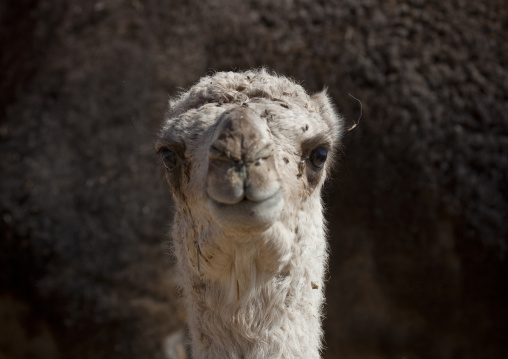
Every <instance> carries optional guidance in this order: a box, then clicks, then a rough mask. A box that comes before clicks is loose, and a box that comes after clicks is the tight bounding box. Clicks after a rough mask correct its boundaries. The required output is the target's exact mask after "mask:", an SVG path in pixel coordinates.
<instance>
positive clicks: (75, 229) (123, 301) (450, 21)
mask: <svg viewBox="0 0 508 359" xmlns="http://www.w3.org/2000/svg"><path fill="white" fill-rule="evenodd" d="M0 19H1V21H0V24H1V25H0V46H1V48H2V50H3V51H2V52H0V65H1V68H2V71H1V73H0V76H1V80H0V106H1V108H0V111H1V112H0V172H1V174H2V175H1V178H0V214H1V219H0V233H1V234H0V235H1V237H0V307H1V308H0V315H2V316H3V317H2V318H4V319H6V321H5V323H10V324H9V327H10V328H12V329H10V330H9V329H7V330H5V329H4V327H2V330H1V331H0V356H2V355H3V356H5V357H9V358H25V357H29V356H30V357H33V356H32V355H35V357H37V358H56V357H73V358H78V359H79V358H98V359H100V358H106V357H107V358H124V357H129V358H143V357H150V358H163V357H164V356H165V357H170V354H168V353H175V352H176V351H175V350H176V349H174V348H178V353H180V354H178V355H180V356H181V343H177V342H178V341H179V342H181V341H184V340H185V339H184V336H183V335H181V334H178V335H177V336H176V337H178V338H179V339H178V340H177V341H175V340H173V339H172V338H176V337H175V333H181V329H182V328H183V323H184V314H182V309H181V307H180V306H179V303H178V293H176V292H175V290H174V289H173V287H172V282H173V279H172V274H171V273H172V272H171V267H172V259H171V257H170V256H168V255H167V252H168V249H167V248H168V247H167V245H166V243H165V242H166V234H165V233H167V229H168V224H169V223H170V217H171V203H170V200H169V197H170V196H169V193H168V191H167V190H166V189H165V188H164V183H163V180H162V176H161V174H160V172H159V168H158V164H157V159H156V157H155V155H154V153H153V152H154V151H153V142H154V138H153V136H152V134H153V133H154V132H155V130H154V129H156V128H157V127H158V125H159V124H160V121H161V119H162V117H163V113H164V111H165V110H166V103H167V96H168V94H170V95H174V94H175V93H176V92H177V91H179V90H180V89H182V88H187V87H188V86H190V85H191V84H192V83H194V82H195V81H197V80H198V79H199V78H200V77H201V76H202V75H203V74H205V73H207V72H209V71H210V70H231V69H235V68H238V69H247V68H251V67H260V66H267V67H269V68H272V69H274V70H275V71H277V72H280V73H282V74H285V75H288V76H292V77H293V78H295V79H296V80H297V81H299V82H301V83H302V85H303V86H304V87H305V88H306V89H307V90H309V91H310V92H315V91H318V90H320V89H321V88H322V87H323V86H327V87H328V88H329V92H330V94H331V95H332V97H333V98H334V101H335V102H336V103H338V104H339V110H340V111H341V112H342V113H343V114H344V115H345V117H346V118H347V119H349V125H350V126H352V125H353V123H355V121H357V120H358V118H359V115H360V104H359V103H358V102H357V101H356V100H355V99H354V98H353V97H351V96H349V94H351V95H352V96H354V97H355V98H358V99H359V100H360V101H361V103H362V117H361V119H360V121H359V123H358V125H357V126H356V128H355V129H354V130H352V131H350V132H349V133H347V134H346V138H345V143H344V148H343V150H342V152H343V154H342V159H341V160H340V161H339V165H338V167H337V172H336V175H335V178H333V179H332V180H330V181H329V182H328V185H327V193H326V195H325V200H326V202H327V207H328V211H327V218H328V220H329V227H330V244H331V263H330V266H329V267H330V279H329V281H328V283H327V306H326V311H327V319H326V321H325V333H326V342H327V347H328V349H327V350H326V351H325V353H324V357H325V358H337V357H340V358H358V357H362V358H393V357H406V358H411V359H413V358H429V357H431V358H456V357H460V358H466V359H467V358H487V357H488V358H491V357H492V358H497V357H506V356H507V355H508V345H507V344H506V343H505V342H506V340H505V335H504V333H506V332H508V324H507V323H508V311H507V309H506V305H505V303H506V302H507V300H508V283H507V279H506V278H508V264H507V249H508V248H507V245H508V225H507V224H506V221H507V219H508V218H507V217H508V194H507V193H508V192H507V188H508V97H507V93H508V47H507V46H508V45H507V44H506V41H505V37H506V31H507V27H508V9H507V7H506V5H505V3H504V1H502V0H488V1H487V2H483V3H480V2H471V1H465V0H444V1H436V0H432V1H430V0H429V1H421V0H410V1H406V2H404V3H401V2H396V1H375V0H354V1H353V0H342V1H336V2H325V1H310V0H294V1H279V2H272V1H265V0H259V1H245V2H232V1H228V0H211V1H207V2H198V1H195V0H191V1H180V0H178V1H172V2H171V3H169V2H167V3H161V2H155V1H152V0H147V1H138V0H133V1H129V2H122V1H117V0H112V1H107V2H106V1H104V2H100V1H99V2H86V1H80V0H75V1H72V2H68V1H63V0H53V1H47V0H38V1H37V0H21V1H17V2H16V4H14V3H12V4H11V3H5V4H2V5H0ZM3 313H10V314H9V315H7V316H4V314H3ZM2 323H4V322H2ZM16 333H18V334H16ZM173 342H174V343H173ZM12 343H18V344H14V345H11V344H12ZM168 343H173V344H171V345H169V344H168ZM168 345H169V347H168ZM22 347H25V348H22ZM26 348H28V349H26ZM171 355H173V354H171Z"/></svg>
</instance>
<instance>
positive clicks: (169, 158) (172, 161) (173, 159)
mask: <svg viewBox="0 0 508 359" xmlns="http://www.w3.org/2000/svg"><path fill="white" fill-rule="evenodd" d="M160 154H161V157H162V162H164V166H165V167H166V169H167V170H168V171H171V170H173V169H175V167H176V165H177V164H178V157H177V156H176V153H174V152H173V151H171V150H168V149H165V150H162V151H161V152H160Z"/></svg>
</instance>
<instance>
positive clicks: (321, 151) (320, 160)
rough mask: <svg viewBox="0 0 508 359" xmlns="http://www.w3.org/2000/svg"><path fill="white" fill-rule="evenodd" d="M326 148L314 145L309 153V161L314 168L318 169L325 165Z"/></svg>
mask: <svg viewBox="0 0 508 359" xmlns="http://www.w3.org/2000/svg"><path fill="white" fill-rule="evenodd" d="M327 156H328V150H327V149H326V148H323V147H316V148H315V149H314V150H312V152H311V153H310V155H309V161H310V163H311V164H312V165H313V166H314V168H315V169H317V170H320V169H321V168H323V166H324V165H325V161H326V157H327Z"/></svg>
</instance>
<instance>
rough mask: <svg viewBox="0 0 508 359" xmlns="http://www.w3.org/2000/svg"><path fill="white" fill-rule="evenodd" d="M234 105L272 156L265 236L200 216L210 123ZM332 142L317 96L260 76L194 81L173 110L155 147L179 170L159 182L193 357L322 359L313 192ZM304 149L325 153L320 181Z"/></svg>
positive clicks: (328, 116)
mask: <svg viewBox="0 0 508 359" xmlns="http://www.w3.org/2000/svg"><path fill="white" fill-rule="evenodd" d="M242 104H244V106H248V107H249V109H251V110H252V111H253V113H256V114H257V115H258V116H260V117H262V118H264V119H265V121H266V123H267V124H268V127H269V132H268V135H266V136H268V138H269V139H270V141H272V144H273V146H274V152H273V153H274V159H275V168H276V171H277V173H278V176H279V177H273V176H272V179H271V180H272V181H274V179H273V178H280V179H278V181H280V185H281V189H280V193H281V195H282V198H283V202H280V203H283V206H282V207H281V208H280V209H276V211H275V210H274V211H275V212H276V213H277V215H274V219H273V220H270V222H269V223H268V224H267V225H266V227H262V226H261V227H259V228H257V227H256V228H254V227H249V226H248V223H247V225H246V226H245V227H243V223H235V225H234V226H231V227H230V226H228V225H225V224H221V225H219V224H218V223H217V221H216V220H214V219H213V215H212V213H210V208H211V207H210V206H209V205H207V201H209V198H208V196H207V175H208V173H209V171H213V169H210V168H209V164H210V163H209V161H210V160H209V158H208V151H209V148H210V146H211V144H212V140H213V136H214V131H215V129H216V127H217V120H218V118H219V117H220V115H221V114H223V113H224V112H225V111H227V110H230V109H232V108H235V107H238V106H241V105H242ZM341 132H342V123H341V119H340V117H339V116H338V115H337V114H336V112H335V111H334V109H333V107H332V106H331V104H330V101H329V99H328V97H327V95H326V93H325V92H322V93H319V94H317V95H314V96H309V95H307V94H306V93H305V91H304V90H303V88H302V87H301V86H299V85H297V84H295V83H294V82H292V81H291V80H289V79H287V78H285V77H282V76H276V75H272V74H269V73H268V72H267V71H266V70H264V69H262V70H255V71H247V72H242V73H232V72H228V73H216V74H214V75H212V76H208V77H204V78H202V79H201V80H200V81H199V82H198V83H197V84H196V85H195V86H193V87H192V88H191V89H190V90H189V91H187V92H185V93H183V94H181V95H180V96H179V97H178V98H177V99H175V100H172V101H171V103H170V110H169V111H168V114H167V117H166V120H165V122H164V125H163V129H162V131H161V136H160V140H159V141H158V143H157V148H158V149H160V150H161V149H171V150H173V149H175V152H176V151H177V150H176V148H177V147H178V148H180V151H182V154H181V161H182V163H181V166H180V167H179V168H178V169H177V170H174V171H168V172H167V176H168V182H169V184H170V186H171V187H172V189H173V193H174V199H175V203H176V214H175V218H174V225H173V229H172V238H173V242H174V253H175V256H176V258H177V263H178V264H177V274H178V280H179V283H180V285H181V287H182V291H183V296H184V300H185V304H186V307H187V311H188V318H189V328H190V334H191V340H192V351H193V355H194V357H195V358H238V359H239V358H252V359H254V358H306V359H311V358H319V357H320V354H319V353H320V349H321V345H322V344H321V340H322V330H321V306H322V303H323V288H324V283H323V280H324V273H325V267H326V260H327V243H326V239H325V228H324V218H323V213H322V212H323V210H322V204H321V198H320V190H321V187H322V184H323V182H324V180H325V177H326V171H327V170H328V168H329V166H330V164H331V163H330V162H331V160H332V158H330V157H331V155H332V154H333V152H334V149H335V148H336V146H337V142H338V141H339V138H340V135H341ZM313 141H314V142H315V143H316V145H318V144H321V143H326V144H327V146H328V147H329V150H330V153H329V159H328V160H327V162H326V164H325V166H324V168H323V169H322V170H321V171H314V170H313V169H312V168H310V164H309V160H308V159H307V158H306V157H307V155H308V150H307V149H305V146H307V145H306V143H309V142H311V143H314V142H313ZM316 141H320V142H319V143H318V142H316ZM305 151H307V152H305ZM178 171H179V172H178ZM312 171H314V172H312ZM260 186H262V184H261V185H260ZM214 215H215V216H217V215H219V216H223V214H221V213H219V214H217V213H214ZM221 218H222V217H221ZM221 223H222V222H221ZM224 223H227V221H225V222H224ZM242 228H245V229H242ZM198 257H199V259H198ZM198 262H199V263H198Z"/></svg>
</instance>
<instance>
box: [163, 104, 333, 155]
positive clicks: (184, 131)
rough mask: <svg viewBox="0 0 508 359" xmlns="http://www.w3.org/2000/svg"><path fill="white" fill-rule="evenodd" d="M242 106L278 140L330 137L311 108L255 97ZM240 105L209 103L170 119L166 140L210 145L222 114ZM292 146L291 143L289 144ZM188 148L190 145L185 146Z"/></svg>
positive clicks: (165, 134) (325, 126)
mask: <svg viewBox="0 0 508 359" xmlns="http://www.w3.org/2000/svg"><path fill="white" fill-rule="evenodd" d="M242 105H243V106H248V107H249V108H250V109H252V110H253V111H254V112H255V113H256V114H257V115H258V116H259V117H260V118H262V119H263V120H264V121H266V123H267V125H268V127H269V129H270V131H271V132H272V133H273V134H274V137H275V139H277V138H279V139H284V140H285V141H286V142H287V141H289V142H293V141H295V142H297V143H300V142H302V141H305V140H306V139H307V138H310V137H313V136H315V135H316V134H321V135H323V137H325V138H323V140H326V135H329V134H330V131H331V128H329V125H328V123H326V122H325V121H322V120H321V118H320V117H319V114H318V113H317V111H316V110H315V109H314V108H312V107H310V108H305V107H302V106H300V105H294V104H287V103H285V102H282V101H273V100H268V99H260V98H255V99H252V100H247V101H245V102H244V103H243V104H242ZM242 105H239V104H223V105H219V104H215V103H212V104H206V105H203V106H201V107H200V108H197V109H191V110H189V111H187V112H186V113H184V114H181V115H180V116H178V117H176V118H173V119H168V120H167V121H166V123H165V126H164V130H163V136H162V137H163V138H166V139H167V140H168V141H169V142H182V143H186V144H191V143H193V144H194V145H195V146H199V144H205V143H207V139H210V138H211V136H212V134H213V132H214V130H215V128H216V127H217V125H218V122H219V119H220V117H221V115H222V114H223V113H224V112H226V111H228V110H230V109H232V108H235V107H238V106H242ZM286 145H290V143H286ZM185 147H187V148H189V146H185Z"/></svg>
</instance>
